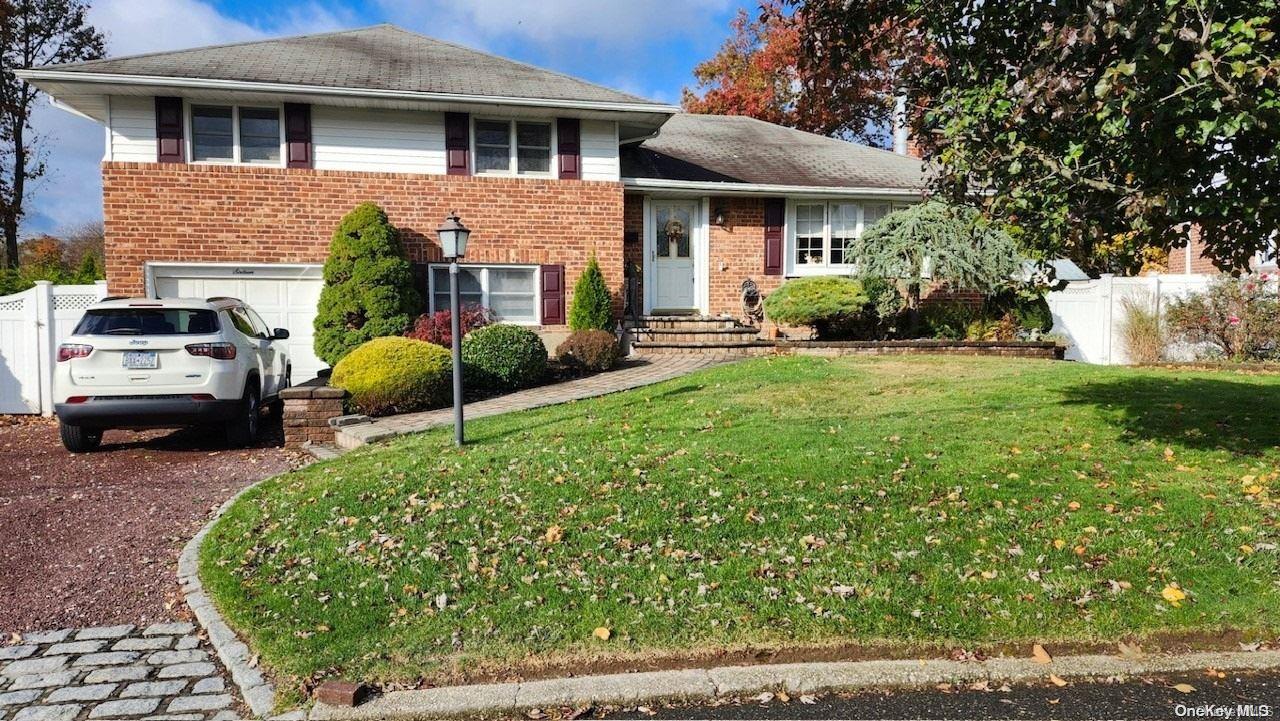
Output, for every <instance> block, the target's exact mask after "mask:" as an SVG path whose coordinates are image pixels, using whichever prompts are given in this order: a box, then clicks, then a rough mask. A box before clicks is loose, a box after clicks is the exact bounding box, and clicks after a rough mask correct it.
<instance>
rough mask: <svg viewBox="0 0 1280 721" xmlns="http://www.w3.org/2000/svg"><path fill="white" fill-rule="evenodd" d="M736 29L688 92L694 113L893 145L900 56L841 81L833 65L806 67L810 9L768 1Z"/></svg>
mask: <svg viewBox="0 0 1280 721" xmlns="http://www.w3.org/2000/svg"><path fill="white" fill-rule="evenodd" d="M730 27H731V29H732V34H731V35H730V37H729V38H728V39H727V40H725V42H724V44H723V45H722V46H721V47H720V50H719V51H718V52H716V54H715V56H713V57H712V58H711V59H709V60H706V61H704V62H702V63H699V64H698V65H697V66H696V67H695V68H694V69H693V75H694V77H695V78H696V79H697V81H698V82H697V87H696V88H688V87H686V88H685V89H684V94H683V99H682V104H683V106H684V109H685V110H686V111H688V112H691V113H707V114H712V115H746V116H750V117H753V118H758V119H760V120H765V121H768V122H770V123H777V124H779V125H785V126H788V127H792V128H799V129H800V130H807V131H809V132H812V133H819V134H821V135H832V136H836V137H841V138H845V139H848V140H859V141H863V142H870V143H874V144H883V143H884V142H885V140H886V137H887V132H886V131H887V129H888V128H889V126H890V123H891V120H892V113H893V109H894V99H893V95H894V93H893V88H894V81H893V77H894V69H895V67H894V64H893V63H894V61H895V58H893V57H891V56H890V55H889V54H888V53H887V52H880V53H879V55H877V56H876V58H873V59H872V60H871V61H870V62H868V63H867V64H866V65H864V66H862V67H860V68H859V70H858V72H857V74H856V75H853V76H848V75H846V76H842V77H840V78H838V79H837V78H835V77H833V76H832V75H831V72H830V70H829V66H823V65H819V64H815V63H802V62H801V60H802V56H801V50H802V39H803V38H804V37H805V34H806V23H805V18H804V12H803V9H799V10H789V9H788V8H787V7H786V6H785V5H784V4H783V3H782V2H780V1H779V0H761V3H760V6H759V12H758V13H756V14H755V15H753V14H751V13H749V12H748V11H746V10H739V11H738V14H737V16H736V17H735V18H734V19H733V21H732V23H730ZM884 32H889V28H888V26H886V27H885V28H884V29H873V33H874V34H879V33H884ZM884 46H885V45H884V44H879V45H877V47H884ZM869 47H870V46H869ZM837 80H838V82H837Z"/></svg>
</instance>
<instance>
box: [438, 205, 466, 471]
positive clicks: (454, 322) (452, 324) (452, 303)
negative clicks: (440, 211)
mask: <svg viewBox="0 0 1280 721" xmlns="http://www.w3.org/2000/svg"><path fill="white" fill-rule="evenodd" d="M470 235H471V231H470V230H469V229H468V228H467V226H465V225H463V224H462V220H461V219H460V218H459V217H458V211H456V210H455V211H453V213H452V214H450V215H449V217H448V218H445V219H444V223H442V224H441V225H440V227H439V228H436V236H438V237H439V238H440V247H441V248H442V249H443V250H444V257H445V258H447V259H448V260H449V330H450V331H451V332H450V335H452V336H453V443H454V445H456V446H461V445H462V443H463V435H462V309H461V308H460V307H459V306H460V305H461V304H460V303H459V301H458V260H460V259H461V258H462V257H463V256H464V255H466V254H467V238H468V237H469V236H470Z"/></svg>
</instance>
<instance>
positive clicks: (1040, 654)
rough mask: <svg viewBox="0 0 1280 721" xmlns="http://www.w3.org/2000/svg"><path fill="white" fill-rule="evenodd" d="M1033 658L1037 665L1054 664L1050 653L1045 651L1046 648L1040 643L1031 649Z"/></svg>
mask: <svg viewBox="0 0 1280 721" xmlns="http://www.w3.org/2000/svg"><path fill="white" fill-rule="evenodd" d="M1031 658H1033V659H1034V660H1035V662H1036V663H1053V656H1050V655H1049V652H1048V651H1046V650H1044V646H1041V645H1040V644H1038V643H1037V644H1035V645H1033V646H1032V647H1031Z"/></svg>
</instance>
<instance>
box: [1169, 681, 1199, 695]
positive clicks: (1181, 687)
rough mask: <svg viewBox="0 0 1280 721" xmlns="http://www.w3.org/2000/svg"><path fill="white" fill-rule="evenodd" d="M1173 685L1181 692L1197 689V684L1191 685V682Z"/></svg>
mask: <svg viewBox="0 0 1280 721" xmlns="http://www.w3.org/2000/svg"><path fill="white" fill-rule="evenodd" d="M1173 687H1174V689H1176V690H1177V691H1179V692H1180V693H1191V692H1193V691H1195V690H1196V687H1195V686H1192V685H1191V684H1189V683H1179V684H1174V686H1173Z"/></svg>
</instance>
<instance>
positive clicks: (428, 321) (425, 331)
mask: <svg viewBox="0 0 1280 721" xmlns="http://www.w3.org/2000/svg"><path fill="white" fill-rule="evenodd" d="M459 320H460V321H461V322H462V335H464V336H465V335H466V334H467V333H470V332H471V331H473V330H475V329H476V328H481V327H483V326H486V325H489V324H490V323H492V322H494V320H495V318H494V316H493V311H491V310H489V309H488V308H485V307H484V306H481V305H474V304H473V305H465V306H463V307H462V313H461V318H459ZM451 321H452V316H451V315H450V313H449V311H447V310H438V311H436V312H435V313H423V314H422V315H420V316H418V319H417V320H416V321H414V322H413V329H412V330H410V331H409V332H408V333H405V336H407V337H409V338H413V339H414V340H425V341H426V342H428V343H435V344H436V345H442V346H444V347H445V348H449V347H451V346H452V345H453V333H452V329H451V327H450V325H451Z"/></svg>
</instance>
